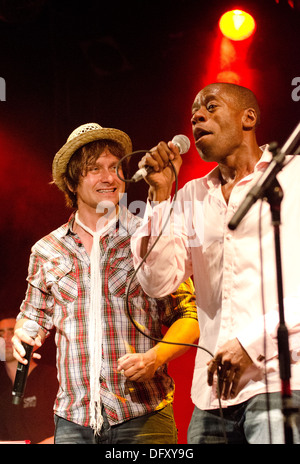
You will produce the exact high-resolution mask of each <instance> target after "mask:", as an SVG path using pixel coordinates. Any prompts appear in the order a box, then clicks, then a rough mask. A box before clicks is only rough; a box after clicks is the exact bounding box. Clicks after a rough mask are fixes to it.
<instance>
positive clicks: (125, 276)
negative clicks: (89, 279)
mask: <svg viewBox="0 0 300 464" xmlns="http://www.w3.org/2000/svg"><path fill="white" fill-rule="evenodd" d="M106 269H107V272H106V276H105V282H106V283H107V286H108V291H109V293H110V294H112V295H114V296H115V297H121V298H125V297H126V294H127V290H128V286H129V284H130V291H129V297H130V298H132V297H135V296H137V295H139V293H140V290H141V287H140V285H139V282H138V280H137V278H136V277H134V279H133V281H132V282H130V281H131V279H132V276H133V274H134V267H133V261H132V254H131V250H130V248H128V249H126V250H125V249H124V250H122V249H121V250H116V251H115V252H113V253H112V254H111V257H110V258H109V262H108V266H106Z"/></svg>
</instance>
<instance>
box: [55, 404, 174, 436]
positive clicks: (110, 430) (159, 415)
mask: <svg viewBox="0 0 300 464" xmlns="http://www.w3.org/2000/svg"><path fill="white" fill-rule="evenodd" d="M102 415H103V419H104V422H103V426H102V429H101V432H100V435H96V436H95V435H94V432H93V430H92V429H91V428H90V427H83V426H81V425H78V424H75V423H74V422H70V421H67V420H66V419H63V418H62V417H58V416H54V420H55V436H54V443H55V444H87V445H89V444H95V445H96V444H105V445H108V444H129V445H130V444H176V443H177V429H176V424H175V420H174V414H173V407H172V405H168V406H166V407H165V408H163V409H161V410H160V411H155V412H153V413H151V414H147V415H145V416H140V417H136V418H134V419H130V420H128V421H125V422H122V423H121V424H117V425H114V426H110V425H109V423H108V420H107V416H106V414H105V412H104V411H102Z"/></svg>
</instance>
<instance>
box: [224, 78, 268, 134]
mask: <svg viewBox="0 0 300 464" xmlns="http://www.w3.org/2000/svg"><path fill="white" fill-rule="evenodd" d="M215 85H221V86H222V87H223V86H224V87H225V88H226V90H227V91H228V93H230V94H231V95H232V97H233V98H234V99H235V101H236V103H237V105H238V107H239V108H240V109H242V110H244V109H247V108H253V109H254V110H255V112H256V116H257V120H256V125H255V127H257V126H258V125H259V124H260V108H259V104H258V101H257V98H256V96H255V94H254V93H253V92H252V90H250V89H248V88H247V87H243V86H242V85H238V84H231V83H229V82H217V83H216V84H215Z"/></svg>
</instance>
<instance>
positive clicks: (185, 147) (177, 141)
mask: <svg viewBox="0 0 300 464" xmlns="http://www.w3.org/2000/svg"><path fill="white" fill-rule="evenodd" d="M172 143H174V145H176V146H177V148H178V149H179V153H180V154H181V155H183V154H184V153H186V152H188V151H189V149H190V146H191V142H190V141H189V139H188V137H187V136H186V135H175V137H173V139H172ZM152 171H153V169H152V167H151V166H144V167H143V168H141V169H139V170H138V171H136V173H135V174H134V175H133V176H132V178H131V180H132V181H133V182H139V181H140V180H142V179H144V177H146V176H147V175H148V174H150V172H152Z"/></svg>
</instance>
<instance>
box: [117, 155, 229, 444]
mask: <svg viewBox="0 0 300 464" xmlns="http://www.w3.org/2000/svg"><path fill="white" fill-rule="evenodd" d="M145 153H149V150H137V151H134V152H132V153H128V154H127V155H125V156H123V158H121V159H120V160H119V162H118V163H117V165H116V174H117V176H118V178H119V179H120V180H122V181H123V182H135V181H133V180H132V179H124V178H122V177H121V176H120V174H119V167H120V165H121V163H122V162H123V161H124V160H125V159H126V158H128V157H129V156H133V155H140V154H145ZM169 163H170V165H171V167H172V169H173V172H174V176H175V191H174V196H173V199H172V202H171V208H170V212H169V215H168V217H167V219H166V220H165V222H164V224H163V226H162V228H161V231H160V233H159V234H158V236H157V237H156V239H155V241H154V242H153V244H152V245H151V247H150V248H149V249H148V251H147V253H146V254H145V256H144V257H143V259H142V261H141V262H140V264H139V265H138V267H137V268H136V269H135V270H134V273H133V275H132V276H131V278H130V280H129V283H128V287H127V290H126V295H125V303H126V313H127V316H128V318H129V320H130V322H131V323H132V325H133V326H134V327H135V328H136V330H137V331H138V332H140V333H141V334H142V335H144V336H145V337H146V338H148V339H150V340H152V341H154V342H156V343H165V344H167V345H178V346H187V347H191V348H198V349H200V350H203V351H205V352H206V353H208V354H209V355H210V356H211V358H214V354H213V353H212V352H211V351H209V350H208V349H207V348H205V347H204V346H200V345H196V344H194V343H182V342H172V341H167V340H162V339H159V338H156V337H152V336H151V335H149V334H146V333H145V332H144V331H143V330H141V328H140V327H139V325H138V324H137V322H136V321H135V320H134V318H133V317H132V314H131V312H130V308H129V292H130V287H131V285H132V282H133V280H134V279H135V277H136V275H137V273H138V271H139V270H140V268H141V267H142V266H143V264H144V263H145V261H146V259H147V258H148V256H149V255H150V253H151V251H152V250H153V248H154V247H155V246H156V244H157V242H158V241H159V239H160V237H161V236H162V234H163V231H164V230H165V228H166V226H167V224H168V222H169V220H170V218H171V215H172V213H173V210H174V204H175V201H176V198H177V193H178V175H177V172H176V169H175V166H174V164H173V162H172V161H171V160H169ZM219 384H220V378H219V368H218V369H217V384H216V391H217V397H218V404H219V411H220V418H221V421H222V432H223V438H224V442H225V444H227V443H228V441H227V436H226V430H225V425H224V416H223V408H222V404H221V392H220V388H219Z"/></svg>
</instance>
